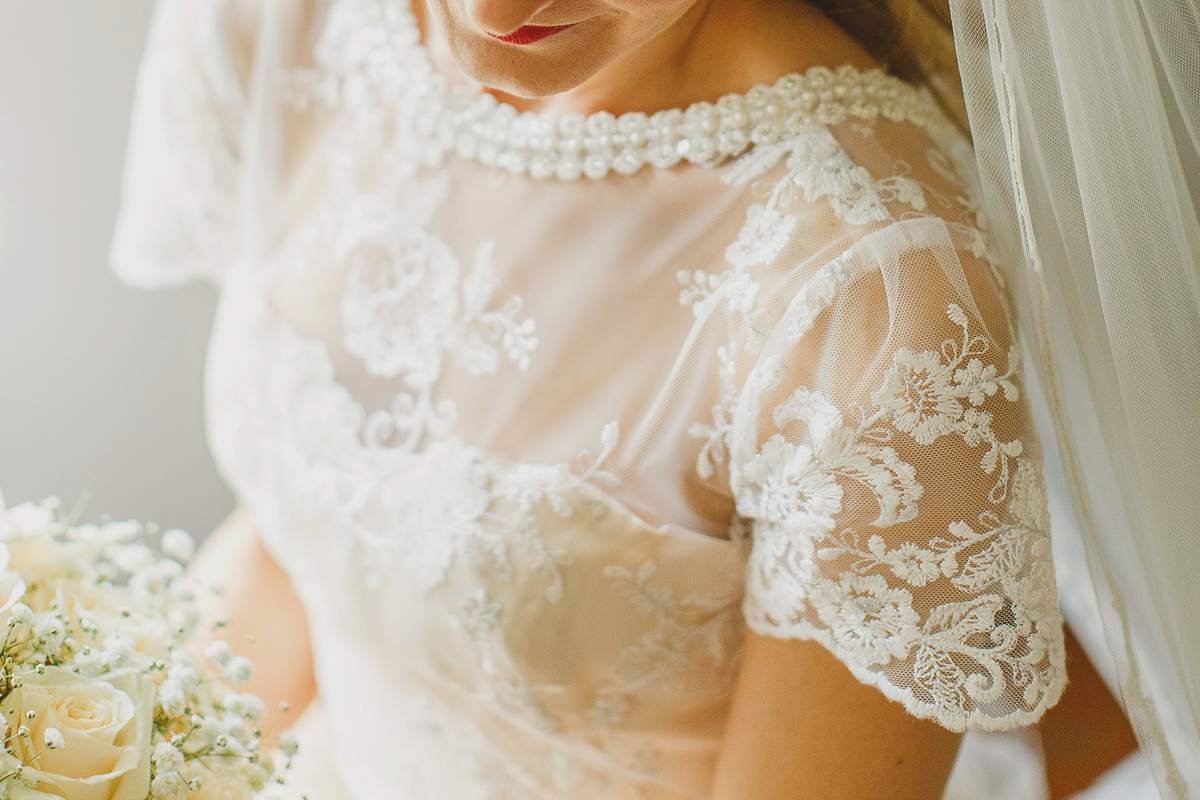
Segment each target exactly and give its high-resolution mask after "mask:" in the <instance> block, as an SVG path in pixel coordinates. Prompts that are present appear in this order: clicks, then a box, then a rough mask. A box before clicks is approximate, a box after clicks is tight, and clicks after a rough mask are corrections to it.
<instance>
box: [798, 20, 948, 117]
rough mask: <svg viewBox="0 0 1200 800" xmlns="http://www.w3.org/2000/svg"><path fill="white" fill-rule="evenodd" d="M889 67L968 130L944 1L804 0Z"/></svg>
mask: <svg viewBox="0 0 1200 800" xmlns="http://www.w3.org/2000/svg"><path fill="white" fill-rule="evenodd" d="M808 2H809V4H810V5H812V6H813V7H814V8H817V9H819V10H820V11H822V12H823V13H825V14H826V15H828V16H829V17H830V18H831V19H833V20H834V22H836V23H838V24H839V25H841V26H842V28H843V29H845V31H846V32H847V33H849V34H850V35H851V36H853V37H854V38H855V39H857V40H858V41H859V42H860V43H861V44H862V45H863V46H864V47H866V48H867V50H868V51H869V52H870V53H871V55H872V56H873V57H874V58H875V59H877V60H878V61H880V62H882V63H884V64H886V65H887V67H888V69H889V71H891V72H892V73H893V74H895V75H897V76H899V77H901V78H904V79H905V80H908V81H911V82H913V83H918V84H923V85H925V86H928V87H929V88H930V90H932V91H933V93H934V95H935V96H936V97H937V99H938V102H939V103H940V104H941V105H942V108H943V109H944V110H945V111H946V114H947V115H948V116H949V117H950V119H951V120H953V121H954V123H955V124H956V125H958V127H959V128H960V129H961V130H962V131H963V132H964V133H968V134H969V128H968V125H967V110H966V106H965V104H964V103H963V91H962V81H961V80H960V79H959V75H958V61H957V59H956V58H955V54H954V34H953V32H952V31H951V28H950V2H949V0H808Z"/></svg>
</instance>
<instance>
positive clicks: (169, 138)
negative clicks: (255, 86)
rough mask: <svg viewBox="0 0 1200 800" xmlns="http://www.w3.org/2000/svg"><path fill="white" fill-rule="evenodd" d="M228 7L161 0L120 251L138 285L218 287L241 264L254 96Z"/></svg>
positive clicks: (126, 273) (124, 268)
mask: <svg viewBox="0 0 1200 800" xmlns="http://www.w3.org/2000/svg"><path fill="white" fill-rule="evenodd" d="M226 6H227V3H224V2H219V1H218V0H160V2H159V4H158V7H157V9H156V12H155V15H154V19H153V22H152V23H151V27H150V35H149V41H148V45H147V49H146V53H145V56H144V58H143V61H142V65H141V69H140V71H139V74H138V82H137V90H136V93H135V98H134V113H133V122H132V129H131V133H130V140H129V149H128V154H127V158H126V165H125V175H124V182H123V196H122V204H121V210H120V213H119V216H118V220H117V227H116V234H115V238H114V241H113V246H112V252H111V261H112V265H113V268H114V270H115V272H116V273H117V275H118V276H119V277H121V278H122V279H123V280H125V281H126V282H128V283H131V284H134V285H137V286H142V287H147V288H149V287H158V286H172V285H178V284H181V283H184V282H186V281H188V280H191V279H194V278H197V277H202V278H207V279H210V280H213V281H218V280H219V279H220V277H221V274H222V272H223V269H224V266H225V265H226V264H227V263H228V262H229V260H230V259H231V258H232V255H233V248H234V236H235V184H236V181H237V171H238V162H239V149H240V147H239V135H240V131H241V127H242V116H243V113H242V110H243V104H244V98H243V89H242V82H241V80H240V78H239V75H238V72H237V69H236V67H235V65H234V62H233V58H232V54H231V51H230V46H229V41H228V39H227V36H226V27H225V19H224V17H225V13H224V9H225V8H226Z"/></svg>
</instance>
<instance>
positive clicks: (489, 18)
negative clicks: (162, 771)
mask: <svg viewBox="0 0 1200 800" xmlns="http://www.w3.org/2000/svg"><path fill="white" fill-rule="evenodd" d="M880 8H883V7H882V6H880ZM835 20H837V21H835ZM839 22H840V23H841V24H840V25H839V24H838V23H839ZM843 26H845V27H843ZM847 30H853V31H854V32H855V34H856V37H857V38H855V37H852V36H851V35H850V33H848V32H847ZM900 30H901V29H900V27H899V26H898V25H897V24H896V22H895V20H893V19H892V18H891V16H890V15H889V14H888V13H887V12H886V11H872V12H871V13H867V12H866V11H864V10H863V8H862V7H861V4H859V3H841V2H834V1H833V0H824V2H821V3H816V2H814V3H811V4H809V3H804V2H801V1H800V0H753V1H751V0H654V1H653V2H647V0H428V2H427V3H414V5H413V6H412V7H409V6H408V5H406V3H405V2H404V0H324V1H322V0H297V1H296V2H285V1H284V0H229V2H222V1H220V0H163V2H162V3H161V5H160V8H159V12H158V14H157V17H156V20H155V23H154V27H153V30H152V36H151V42H150V46H149V50H148V54H147V56H146V60H145V64H144V67H143V71H142V74H141V77H140V82H139V89H138V105H137V112H136V119H135V124H134V134H133V140H132V143H131V149H130V154H131V155H130V164H129V167H128V171H127V181H126V197H125V205H124V209H123V212H122V216H121V220H120V223H119V228H118V235H117V241H116V245H115V251H114V252H115V263H116V266H117V269H118V271H119V272H120V273H121V274H122V275H123V276H124V277H125V278H126V279H127V280H129V281H131V282H133V283H136V284H140V285H146V286H151V285H167V284H172V283H178V282H181V281H184V280H188V279H191V278H193V277H196V276H203V277H206V278H209V279H211V280H213V281H215V282H217V283H218V284H219V285H220V287H221V302H220V306H219V309H218V312H217V318H216V322H215V327H214V331H213V334H212V340H211V345H210V353H209V365H208V375H207V393H208V396H207V402H208V417H209V432H210V442H211V446H212V449H213V452H214V454H215V456H216V458H217V461H218V463H219V466H220V468H221V469H222V471H223V473H224V475H225V477H226V479H227V480H228V481H229V483H230V484H231V486H232V487H234V489H235V491H236V492H237V494H238V496H239V498H240V500H241V505H240V507H239V509H238V511H237V512H236V513H235V514H234V515H233V517H231V518H230V520H229V521H228V522H227V523H226V524H225V525H223V526H222V528H221V529H220V530H219V531H218V532H217V534H215V535H214V537H213V538H212V540H211V541H210V542H209V544H208V546H207V552H206V555H205V563H206V565H207V570H208V574H209V575H210V576H212V577H214V578H219V579H220V581H221V583H222V584H223V585H224V589H225V593H224V601H225V603H226V606H227V608H226V609H225V610H226V612H227V613H228V614H229V615H230V616H231V618H232V619H233V620H234V623H233V625H232V628H231V629H232V634H231V636H230V638H231V640H232V641H235V642H237V643H239V644H240V643H241V642H242V639H243V638H244V637H245V635H246V634H248V633H250V632H253V641H252V642H250V641H247V642H246V643H245V644H244V645H242V647H243V649H244V650H245V652H246V653H247V654H248V655H250V656H251V657H252V658H253V659H254V660H255V661H256V663H257V664H258V665H259V676H258V678H257V679H256V681H255V684H254V686H253V687H252V688H253V689H254V690H255V691H257V692H258V693H259V694H261V695H262V696H263V697H264V698H266V699H267V700H268V701H269V702H270V704H271V705H272V706H275V705H278V704H286V707H287V709H288V710H286V711H284V710H281V711H280V712H279V713H278V714H277V715H275V716H274V717H273V719H272V724H274V725H277V726H278V725H285V724H289V723H290V722H292V721H293V720H294V718H295V717H296V715H297V714H298V712H300V711H301V710H302V709H304V708H305V707H306V706H308V705H309V704H310V702H311V701H312V700H313V698H314V697H315V696H317V695H319V697H320V706H321V716H320V717H318V718H317V719H318V720H319V722H318V724H317V725H316V726H315V727H316V729H317V731H316V732H317V733H318V734H321V736H320V738H318V739H315V740H314V741H315V742H320V743H316V744H310V745H309V747H308V748H306V751H305V758H306V759H307V760H308V761H309V762H310V764H309V770H308V771H307V772H305V777H303V778H299V779H298V781H299V782H298V784H297V785H296V786H295V787H294V790H295V791H296V793H297V796H299V794H300V793H305V794H307V796H308V797H310V798H313V800H316V799H317V798H331V800H339V799H340V798H344V799H345V800H350V799H351V798H353V799H355V800H357V799H359V798H363V799H365V798H372V799H373V800H374V799H377V798H397V800H425V799H427V798H428V799H432V798H437V800H467V799H468V798H529V799H532V798H547V799H549V798H554V800H607V799H609V798H612V800H616V799H617V798H635V797H637V798H647V799H649V798H664V799H665V798H713V799H714V800H718V799H719V800H729V799H732V798H737V799H738V800H757V799H758V798H762V799H764V800H765V799H766V798H784V797H786V798H814V799H816V798H821V799H822V800H829V799H830V798H855V800H864V799H866V798H874V797H880V798H882V797H904V798H937V797H940V796H941V794H942V791H943V789H944V786H945V782H946V778H947V775H948V774H949V771H950V768H951V765H952V763H953V761H954V758H955V753H956V750H957V747H958V744H959V739H960V735H961V732H963V731H964V730H968V729H974V730H983V731H1000V730H1007V729H1013V728H1017V727H1020V726H1027V725H1031V724H1033V723H1035V722H1037V721H1038V720H1039V719H1040V718H1042V715H1043V714H1044V713H1045V712H1046V710H1047V708H1048V707H1050V706H1052V705H1053V704H1054V703H1055V702H1056V701H1057V700H1058V699H1059V697H1060V695H1061V694H1062V693H1063V689H1064V684H1065V681H1066V673H1065V671H1064V639H1063V633H1062V621H1061V618H1060V616H1059V612H1058V606H1057V601H1056V593H1055V587H1054V578H1053V570H1052V567H1051V562H1050V550H1049V541H1048V538H1047V533H1048V516H1047V512H1046V496H1045V490H1044V484H1043V480H1042V477H1041V471H1040V462H1041V451H1040V448H1039V443H1038V440H1037V437H1036V435H1035V433H1034V430H1033V427H1032V423H1031V421H1030V413H1029V407H1028V403H1027V397H1026V387H1025V384H1024V382H1023V379H1022V369H1021V363H1020V358H1019V356H1020V349H1019V348H1018V347H1017V345H1016V341H1017V340H1016V338H1015V336H1016V334H1015V330H1014V327H1013V315H1012V312H1011V310H1010V308H1009V303H1008V299H1007V297H1006V294H1005V290H1004V288H1003V286H1002V283H1001V281H1000V279H999V278H998V274H997V260H998V256H996V254H995V252H994V249H993V245H992V242H991V240H990V237H989V232H988V228H987V224H986V221H985V219H984V218H983V217H982V215H981V214H980V212H979V208H978V206H977V190H976V188H975V184H974V180H975V179H974V177H973V175H972V168H971V166H970V165H971V163H972V156H971V150H970V146H969V144H968V142H967V141H966V139H965V138H964V136H963V135H962V133H961V132H960V131H959V129H958V128H957V127H956V126H955V124H954V123H953V122H951V121H950V118H951V116H953V115H954V114H955V108H956V106H955V104H954V102H953V101H949V102H947V103H946V104H945V107H943V104H941V103H939V101H938V100H937V99H935V95H934V94H933V93H931V92H930V91H929V90H926V89H921V88H918V86H917V85H916V84H915V83H910V82H909V80H912V81H917V80H922V79H924V78H928V79H930V82H931V84H933V85H937V83H936V80H935V79H936V78H937V76H936V75H933V74H930V75H923V74H922V69H920V68H919V67H918V66H917V65H919V64H921V63H922V62H928V61H929V60H930V56H932V55H936V54H935V53H933V52H932V51H928V52H923V51H921V50H920V48H919V43H917V42H916V40H913V41H909V40H905V39H903V38H902V37H900V36H899V32H900ZM926 45H928V42H926ZM883 59H886V60H889V61H892V62H894V63H896V64H897V65H900V66H901V68H902V71H904V74H905V76H906V78H907V80H905V79H901V78H898V77H893V76H891V75H889V74H887V73H886V72H884V71H883V69H882V60H883ZM934 60H935V61H936V59H934ZM943 78H944V76H943ZM941 88H943V89H945V86H944V85H943V86H942V87H941ZM943 97H945V95H944V94H943ZM947 112H949V113H950V116H948V115H947ZM1075 666H1076V665H1075V664H1074V662H1073V663H1072V669H1073V670H1074V669H1075ZM282 708H283V706H281V709H282Z"/></svg>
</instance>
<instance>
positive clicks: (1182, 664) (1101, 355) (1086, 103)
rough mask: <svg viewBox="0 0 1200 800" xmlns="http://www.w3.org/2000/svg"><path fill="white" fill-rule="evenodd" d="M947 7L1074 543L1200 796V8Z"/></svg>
mask: <svg viewBox="0 0 1200 800" xmlns="http://www.w3.org/2000/svg"><path fill="white" fill-rule="evenodd" d="M949 7H950V10H951V15H952V19H953V30H954V41H955V45H956V49H957V56H958V65H959V72H960V75H961V79H962V88H963V95H964V97H965V101H966V103H965V104H966V110H967V114H968V118H969V121H970V129H971V134H972V138H973V140H974V145H975V150H976V155H977V160H978V164H979V171H980V177H981V182H982V186H981V195H980V196H981V197H982V202H983V203H984V205H985V210H986V212H987V213H988V216H989V217H990V219H991V222H992V225H993V227H994V234H995V240H996V242H997V245H998V246H999V247H1000V248H1001V249H1002V251H1003V253H1002V254H1003V256H1004V257H1003V258H1002V259H1001V260H1002V262H1003V263H1004V264H1006V265H1007V267H1006V269H1007V276H1006V277H1007V280H1008V283H1009V290H1010V292H1011V294H1012V296H1013V299H1014V302H1015V304H1016V305H1017V307H1018V310H1019V315H1020V317H1021V324H1022V329H1023V335H1024V337H1025V347H1026V352H1027V355H1028V357H1030V358H1031V360H1032V362H1033V363H1032V366H1033V369H1030V370H1027V373H1028V374H1033V375H1036V376H1037V377H1038V378H1039V379H1040V384H1041V387H1042V390H1043V391H1042V394H1043V395H1044V399H1045V403H1044V405H1043V408H1044V409H1045V410H1046V411H1047V412H1048V417H1049V419H1048V420H1045V422H1046V424H1045V425H1044V426H1043V437H1044V438H1047V439H1049V438H1051V436H1053V437H1054V438H1055V439H1056V440H1057V445H1058V447H1057V450H1058V459H1059V461H1060V463H1061V473H1060V474H1061V476H1063V478H1062V482H1063V484H1064V486H1063V487H1061V489H1062V491H1061V495H1062V496H1063V497H1067V496H1069V497H1070V502H1071V504H1072V505H1073V506H1074V514H1073V515H1070V514H1068V515H1066V517H1067V518H1068V519H1069V518H1070V517H1071V516H1073V518H1074V520H1075V525H1074V526H1072V525H1070V524H1066V525H1062V524H1059V525H1056V530H1055V537H1056V538H1057V539H1058V540H1059V541H1057V542H1056V549H1057V548H1059V547H1061V548H1063V549H1064V550H1065V551H1066V552H1068V553H1069V552H1070V551H1071V550H1072V549H1073V548H1077V552H1078V553H1080V554H1084V553H1085V554H1086V563H1087V565H1088V568H1089V570H1090V573H1091V578H1092V581H1093V583H1094V586H1095V593H1096V597H1097V600H1098V601H1099V602H1098V606H1099V609H1100V610H1101V613H1100V618H1101V619H1102V620H1103V635H1104V636H1105V637H1106V638H1107V642H1108V647H1109V649H1110V650H1111V652H1112V653H1113V657H1114V659H1115V661H1116V664H1115V667H1116V669H1115V676H1114V677H1115V681H1116V682H1117V683H1118V684H1119V688H1120V691H1121V694H1122V695H1123V697H1124V700H1125V703H1126V705H1127V708H1128V709H1129V712H1130V714H1131V717H1132V719H1133V722H1134V726H1135V728H1136V730H1137V732H1138V736H1139V738H1140V740H1141V742H1142V746H1143V750H1144V751H1145V752H1146V753H1147V755H1148V756H1149V759H1150V761H1151V765H1152V769H1153V771H1154V773H1155V775H1156V779H1157V782H1158V784H1159V788H1160V791H1162V793H1163V796H1164V797H1172V798H1180V799H1181V800H1182V798H1200V735H1198V733H1197V720H1200V625H1198V624H1197V623H1198V622H1200V580H1198V575H1197V565H1198V564H1200V410H1198V404H1197V401H1198V399H1200V220H1198V210H1200V9H1198V7H1197V5H1196V4H1195V2H1194V0H1087V2H1078V0H950V2H949ZM935 88H936V86H935ZM1051 422H1052V425H1051ZM1051 430H1052V431H1053V434H1051V433H1050V431H1051ZM1048 472H1050V474H1051V475H1052V474H1053V472H1052V471H1048ZM1058 522H1060V520H1056V523H1058ZM1064 560H1065V561H1067V562H1070V561H1071V560H1072V559H1071V558H1069V557H1068V558H1067V559H1064ZM1078 560H1079V561H1083V560H1084V559H1083V558H1082V557H1079V558H1078ZM1070 566H1071V565H1070V564H1069V563H1068V564H1067V567H1068V570H1067V572H1068V574H1067V576H1066V581H1067V582H1068V583H1070V582H1071V581H1072V580H1073V578H1072V576H1071V575H1070V574H1069V573H1070ZM1064 588H1065V589H1066V591H1064V595H1065V597H1067V598H1070V597H1071V596H1072V592H1071V591H1070V587H1064ZM1065 611H1066V612H1067V615H1068V617H1069V618H1071V617H1075V618H1076V619H1077V620H1078V621H1077V623H1076V625H1075V627H1076V629H1077V631H1078V632H1079V634H1080V637H1081V639H1082V640H1084V642H1085V645H1086V644H1088V639H1089V638H1091V639H1092V644H1093V645H1094V644H1095V642H1096V639H1097V638H1098V636H1099V631H1095V632H1090V631H1089V630H1088V625H1087V621H1086V615H1084V614H1079V613H1077V612H1076V613H1073V611H1075V610H1074V609H1072V608H1071V607H1069V605H1068V607H1067V608H1065ZM1073 621H1074V620H1073ZM1091 634H1094V635H1091ZM1092 649H1093V652H1097V649H1096V648H1095V647H1093V648H1092ZM1105 666H1106V665H1105V664H1103V663H1101V664H1100V667H1101V669H1102V670H1103V669H1104V668H1105ZM1109 666H1111V665H1109ZM1111 671H1112V670H1111V669H1110V672H1111Z"/></svg>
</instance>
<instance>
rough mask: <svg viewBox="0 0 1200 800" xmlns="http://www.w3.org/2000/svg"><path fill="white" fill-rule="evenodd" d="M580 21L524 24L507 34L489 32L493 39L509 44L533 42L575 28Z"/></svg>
mask: <svg viewBox="0 0 1200 800" xmlns="http://www.w3.org/2000/svg"><path fill="white" fill-rule="evenodd" d="M577 24H578V23H572V24H571V25H522V26H521V27H520V28H517V29H516V30H515V31H513V32H512V33H510V34H507V35H505V36H497V35H496V34H494V33H489V34H488V36H490V37H492V38H493V39H499V40H500V41H502V42H508V43H509V44H533V43H534V42H540V41H541V40H542V39H545V38H546V37H548V36H553V35H554V34H556V33H562V32H563V31H565V30H566V29H567V28H574V27H575V25H577Z"/></svg>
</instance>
